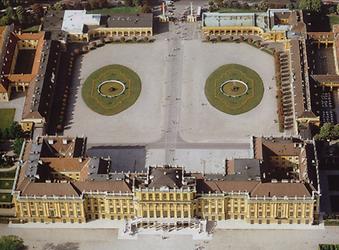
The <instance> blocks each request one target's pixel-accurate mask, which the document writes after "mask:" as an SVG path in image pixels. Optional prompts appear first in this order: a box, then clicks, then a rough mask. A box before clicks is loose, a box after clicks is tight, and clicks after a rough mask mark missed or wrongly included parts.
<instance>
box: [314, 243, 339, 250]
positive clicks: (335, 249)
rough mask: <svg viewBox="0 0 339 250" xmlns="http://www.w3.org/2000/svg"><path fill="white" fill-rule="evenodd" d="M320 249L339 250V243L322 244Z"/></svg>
mask: <svg viewBox="0 0 339 250" xmlns="http://www.w3.org/2000/svg"><path fill="white" fill-rule="evenodd" d="M319 250H339V244H320V245H319Z"/></svg>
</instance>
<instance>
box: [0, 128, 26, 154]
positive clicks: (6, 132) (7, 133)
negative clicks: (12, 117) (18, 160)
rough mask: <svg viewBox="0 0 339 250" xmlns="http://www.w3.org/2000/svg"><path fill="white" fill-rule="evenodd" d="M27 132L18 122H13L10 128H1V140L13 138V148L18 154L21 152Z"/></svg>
mask: <svg viewBox="0 0 339 250" xmlns="http://www.w3.org/2000/svg"><path fill="white" fill-rule="evenodd" d="M24 136H25V133H24V131H23V130H22V128H21V126H20V125H19V124H18V123H17V122H13V123H12V124H11V126H10V127H9V128H5V129H3V130H0V140H12V149H13V151H14V153H15V154H16V155H19V154H20V151H21V147H22V143H23V142H24V139H23V138H24Z"/></svg>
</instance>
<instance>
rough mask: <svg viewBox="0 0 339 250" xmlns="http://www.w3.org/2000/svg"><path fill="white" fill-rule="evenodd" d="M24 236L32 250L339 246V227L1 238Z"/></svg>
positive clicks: (55, 232) (4, 229)
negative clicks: (195, 235)
mask: <svg viewBox="0 0 339 250" xmlns="http://www.w3.org/2000/svg"><path fill="white" fill-rule="evenodd" d="M8 234H15V235H18V236H20V237H22V238H23V239H24V241H25V244H26V245H27V246H28V250H31V249H35V250H52V249H53V250H56V249H63V250H64V249H72V250H93V249H100V250H106V249H107V250H113V249H138V250H146V249H147V250H153V249H154V250H155V249H157V250H158V249H162V250H167V249H171V250H172V249H176V250H197V249H204V250H205V249H211V250H219V249H220V250H221V249H222V250H228V249H229V250H242V249H244V250H245V249H251V250H272V249H274V250H286V249H288V250H317V249H318V244H320V243H339V237H338V235H339V227H326V228H325V229H324V230H216V231H215V233H214V235H213V238H212V240H211V241H194V240H192V237H191V236H183V235H176V236H169V237H168V238H166V240H164V239H162V237H161V236H154V235H141V236H140V237H138V240H119V239H118V230H116V229H76V230H74V229H65V228H62V229H57V228H55V229H33V228H27V229H20V228H8V226H7V225H0V235H8Z"/></svg>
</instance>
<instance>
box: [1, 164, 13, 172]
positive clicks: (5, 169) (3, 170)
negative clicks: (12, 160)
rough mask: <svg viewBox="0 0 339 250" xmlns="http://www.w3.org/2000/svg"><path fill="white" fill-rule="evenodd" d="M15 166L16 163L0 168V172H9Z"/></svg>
mask: <svg viewBox="0 0 339 250" xmlns="http://www.w3.org/2000/svg"><path fill="white" fill-rule="evenodd" d="M16 167H17V165H13V166H12V167H9V168H0V172H9V171H12V170H14V169H16Z"/></svg>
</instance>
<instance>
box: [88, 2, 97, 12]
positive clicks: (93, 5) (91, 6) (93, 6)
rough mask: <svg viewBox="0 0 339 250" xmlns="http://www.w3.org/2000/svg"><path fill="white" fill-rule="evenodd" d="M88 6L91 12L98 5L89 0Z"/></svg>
mask: <svg viewBox="0 0 339 250" xmlns="http://www.w3.org/2000/svg"><path fill="white" fill-rule="evenodd" d="M88 4H89V6H90V8H91V9H92V10H93V9H96V8H97V7H98V3H97V1H96V0H89V1H88Z"/></svg>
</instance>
